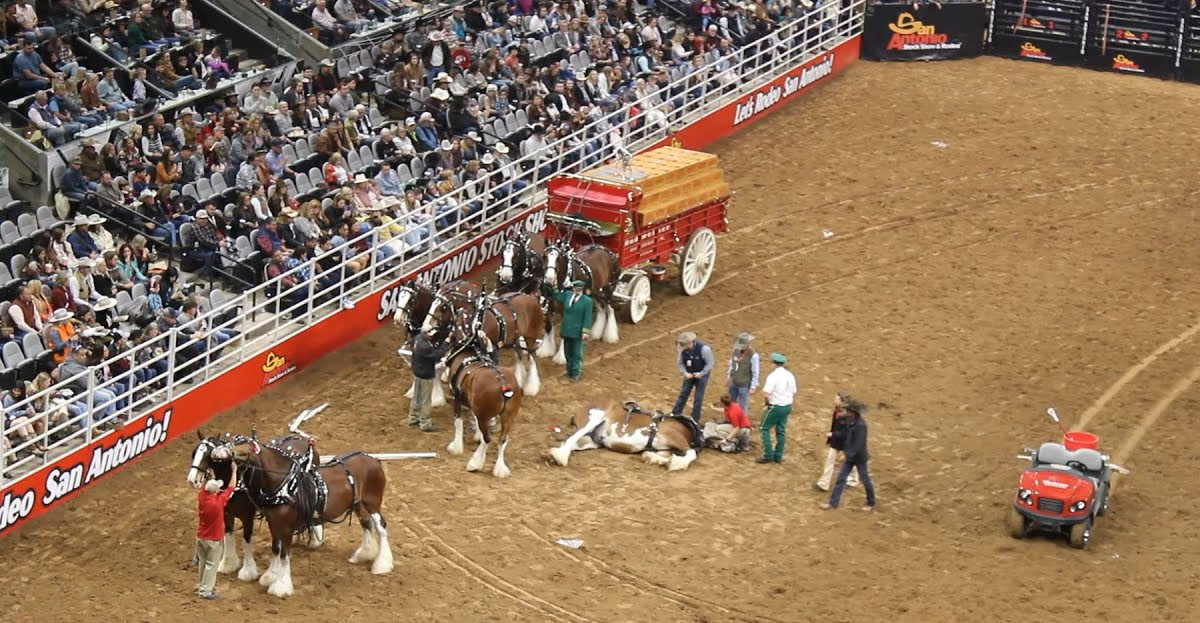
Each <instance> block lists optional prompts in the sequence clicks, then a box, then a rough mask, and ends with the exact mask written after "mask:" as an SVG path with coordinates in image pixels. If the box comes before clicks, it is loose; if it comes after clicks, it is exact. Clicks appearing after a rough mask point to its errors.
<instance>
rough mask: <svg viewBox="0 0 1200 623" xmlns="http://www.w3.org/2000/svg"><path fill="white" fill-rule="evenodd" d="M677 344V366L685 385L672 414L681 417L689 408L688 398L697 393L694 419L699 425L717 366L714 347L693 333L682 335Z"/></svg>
mask: <svg viewBox="0 0 1200 623" xmlns="http://www.w3.org/2000/svg"><path fill="white" fill-rule="evenodd" d="M675 342H676V345H677V346H678V349H679V355H678V356H677V357H676V360H675V365H676V366H678V368H679V374H680V375H681V376H682V377H683V383H682V384H681V385H680V386H679V396H678V397H677V398H675V406H673V407H671V414H672V415H674V416H676V417H679V416H681V415H682V414H683V408H684V407H685V406H687V401H688V397H689V396H691V395H692V392H693V391H695V396H694V397H693V400H692V419H693V420H694V421H695V422H696V423H697V424H699V423H700V413H701V409H702V408H703V406H704V390H705V389H706V388H707V387H708V379H709V375H710V374H712V369H713V367H714V366H715V365H716V359H715V358H714V357H713V351H712V347H710V346H709V345H708V344H707V343H705V342H702V341H700V340H699V339H698V338H697V337H696V334H695V333H693V332H691V331H684V332H683V333H680V334H679V337H678V338H677V339H676V340H675Z"/></svg>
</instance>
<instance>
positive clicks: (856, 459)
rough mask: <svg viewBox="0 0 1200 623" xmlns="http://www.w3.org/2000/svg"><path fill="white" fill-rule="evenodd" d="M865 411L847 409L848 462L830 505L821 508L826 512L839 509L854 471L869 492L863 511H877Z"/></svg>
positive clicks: (834, 489) (839, 472)
mask: <svg viewBox="0 0 1200 623" xmlns="http://www.w3.org/2000/svg"><path fill="white" fill-rule="evenodd" d="M864 410H865V409H863V408H862V407H861V406H857V405H855V406H854V407H853V408H850V407H847V412H848V413H849V415H848V416H847V417H849V418H850V422H849V425H848V426H847V428H846V445H845V448H843V450H842V452H843V454H845V456H846V460H844V461H842V468H841V470H839V471H838V476H837V484H835V485H834V486H833V495H831V496H829V503H827V504H822V505H821V508H823V509H825V510H831V509H835V508H837V507H838V503H839V502H840V501H841V499H842V491H843V490H845V489H846V479H847V478H848V477H849V476H850V470H852V469H853V470H855V471H857V472H858V479H859V480H860V481H861V482H862V485H863V489H866V491H867V505H866V506H864V507H863V510H864V511H872V510H875V485H874V484H873V483H872V482H871V474H870V473H869V472H868V471H867V460H868V459H870V454H869V453H868V452H867V421H866V420H865V419H863V416H862V411H864Z"/></svg>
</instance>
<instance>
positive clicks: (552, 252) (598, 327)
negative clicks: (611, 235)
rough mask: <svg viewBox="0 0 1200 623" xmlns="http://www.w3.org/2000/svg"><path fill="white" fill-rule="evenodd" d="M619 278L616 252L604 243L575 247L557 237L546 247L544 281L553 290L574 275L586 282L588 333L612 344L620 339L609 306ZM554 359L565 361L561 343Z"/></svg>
mask: <svg viewBox="0 0 1200 623" xmlns="http://www.w3.org/2000/svg"><path fill="white" fill-rule="evenodd" d="M620 278H621V265H620V263H619V262H618V261H617V256H616V255H615V254H613V252H612V251H610V250H608V249H607V248H606V247H604V246H601V245H598V244H589V245H587V246H585V247H583V248H581V249H579V250H578V251H576V250H574V249H572V248H571V246H570V245H569V244H567V243H566V242H564V241H561V240H560V241H559V242H557V243H555V244H552V245H550V246H549V247H547V248H546V277H545V282H546V283H547V284H549V285H550V286H552V287H553V288H554V290H555V291H558V290H562V289H564V288H566V287H567V284H569V283H571V282H572V281H575V280H576V279H582V280H583V282H584V283H586V284H588V285H587V292H588V295H589V296H591V297H592V301H593V302H594V303H595V307H594V311H593V314H592V317H593V320H592V336H593V337H595V336H600V337H602V338H603V340H604V341H605V342H608V343H609V344H614V343H616V342H617V340H618V339H620V336H619V334H618V332H617V313H616V309H615V308H614V307H613V292H614V291H615V290H616V287H617V282H618V281H619V280H620ZM554 362H555V363H559V364H565V363H566V362H567V358H566V354H565V353H564V352H563V349H562V345H561V344H560V345H559V349H558V352H557V353H555V355H554Z"/></svg>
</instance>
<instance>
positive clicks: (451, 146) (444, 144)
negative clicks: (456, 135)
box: [440, 139, 454, 151]
mask: <svg viewBox="0 0 1200 623" xmlns="http://www.w3.org/2000/svg"><path fill="white" fill-rule="evenodd" d="M440 147H441V148H442V151H450V150H451V149H454V144H453V143H451V142H450V141H449V140H445V139H444V140H442V144H441V145H440Z"/></svg>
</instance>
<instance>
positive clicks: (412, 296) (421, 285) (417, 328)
mask: <svg viewBox="0 0 1200 623" xmlns="http://www.w3.org/2000/svg"><path fill="white" fill-rule="evenodd" d="M480 292H481V290H480V288H479V286H478V285H476V284H474V283H471V282H470V281H464V280H461V279H459V280H455V281H451V282H449V283H445V284H443V285H442V286H441V287H440V288H437V289H436V290H435V289H434V287H433V285H432V284H430V283H429V282H428V281H425V280H423V279H417V280H413V281H408V282H405V283H404V284H402V285H401V286H400V288H399V289H398V290H397V291H396V298H395V303H396V312H395V313H394V314H393V315H392V322H393V324H395V325H396V326H397V327H400V328H402V329H404V330H405V336H404V341H405V344H409V345H411V344H412V342H413V340H415V339H416V337H417V336H418V335H420V334H421V333H422V331H423V329H422V327H424V326H425V325H426V324H427V323H428V319H429V312H430V309H431V308H432V307H433V305H434V301H435V299H437V298H438V297H439V296H441V297H450V296H455V297H465V298H473V297H476V296H479V293H480ZM415 387H416V382H415V381H414V382H413V386H412V387H409V388H408V392H406V393H405V396H406V397H407V398H412V397H413V390H414V389H415ZM445 404H446V397H445V394H444V393H443V391H442V385H441V383H438V382H437V381H436V380H435V381H434V383H433V388H432V394H431V398H430V405H431V406H434V407H441V406H444V405H445Z"/></svg>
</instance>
